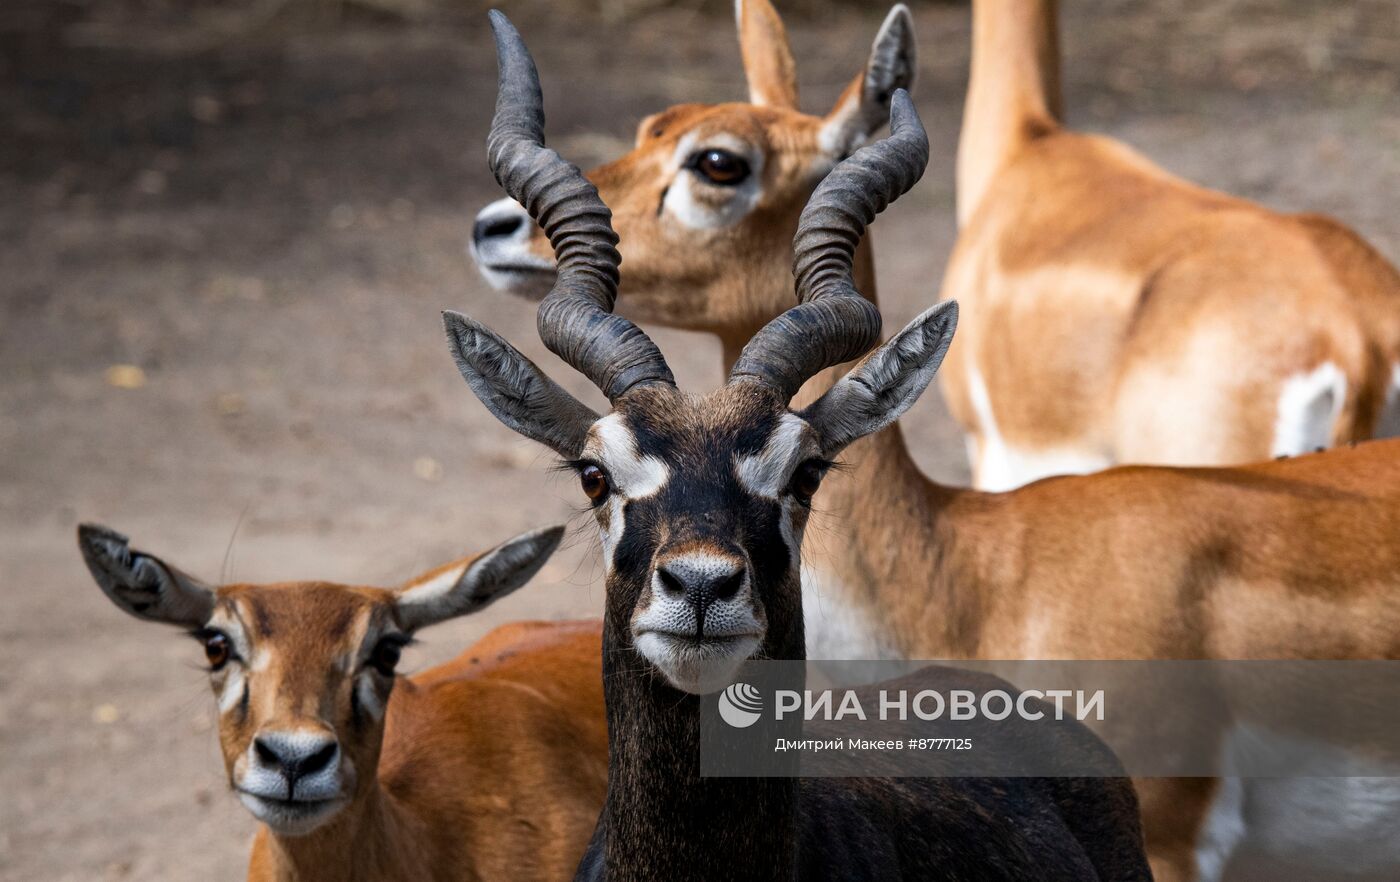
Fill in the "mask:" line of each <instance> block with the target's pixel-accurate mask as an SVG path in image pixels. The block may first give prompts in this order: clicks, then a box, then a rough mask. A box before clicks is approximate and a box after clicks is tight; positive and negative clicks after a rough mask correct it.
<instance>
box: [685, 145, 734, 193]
mask: <svg viewBox="0 0 1400 882" xmlns="http://www.w3.org/2000/svg"><path fill="white" fill-rule="evenodd" d="M689 165H690V167H691V168H692V169H694V170H695V171H696V173H697V174H699V175H700V176H701V177H703V178H704V179H705V180H707V181H709V182H710V183H711V184H718V185H719V186H721V187H734V186H737V185H738V184H742V183H743V182H744V181H745V180H747V179H748V176H749V164H748V162H746V161H745V160H744V158H743V157H742V156H736V155H735V154H733V153H730V152H729V151H728V150H702V151H700V152H699V153H697V154H695V155H694V156H692V157H691V159H690V163H689Z"/></svg>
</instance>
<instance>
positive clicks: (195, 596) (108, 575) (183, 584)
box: [78, 524, 215, 628]
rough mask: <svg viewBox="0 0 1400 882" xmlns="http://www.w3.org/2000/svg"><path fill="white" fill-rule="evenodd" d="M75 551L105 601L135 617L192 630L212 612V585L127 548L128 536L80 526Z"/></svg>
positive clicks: (129, 545)
mask: <svg viewBox="0 0 1400 882" xmlns="http://www.w3.org/2000/svg"><path fill="white" fill-rule="evenodd" d="M78 550H79V551H81V552H82V553H83V561H84V562H85V563H86V564H87V568H88V570H89V571H90V572H91V573H92V578H93V579H94V580H96V582H97V587H99V588H101V589H102V593H103V594H106V595H107V599H108V600H110V601H112V603H114V604H116V605H117V608H118V609H121V610H123V611H125V612H127V613H130V614H131V615H133V616H136V617H137V618H138V619H145V620H147V621H151V622H165V623H167V624H171V625H182V626H184V627H187V628H197V627H199V626H201V625H203V624H204V623H205V622H207V621H209V616H210V615H212V614H213V612H214V599H215V594H214V589H213V588H211V587H209V586H208V585H206V584H204V583H203V582H201V581H200V580H198V579H196V578H194V577H193V576H189V575H186V574H185V573H183V572H181V571H180V570H177V569H175V568H174V567H172V566H170V565H169V564H167V563H165V562H164V561H162V560H161V559H160V558H157V557H154V556H152V555H149V554H146V553H145V552H144V551H136V550H134V549H132V547H131V543H130V540H128V539H127V538H126V537H125V536H123V535H122V534H121V533H118V532H117V531H116V530H112V529H109V528H107V527H103V526H100V525H98V524H82V525H80V526H79V527H78Z"/></svg>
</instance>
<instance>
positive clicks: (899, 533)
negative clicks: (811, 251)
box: [721, 236, 988, 658]
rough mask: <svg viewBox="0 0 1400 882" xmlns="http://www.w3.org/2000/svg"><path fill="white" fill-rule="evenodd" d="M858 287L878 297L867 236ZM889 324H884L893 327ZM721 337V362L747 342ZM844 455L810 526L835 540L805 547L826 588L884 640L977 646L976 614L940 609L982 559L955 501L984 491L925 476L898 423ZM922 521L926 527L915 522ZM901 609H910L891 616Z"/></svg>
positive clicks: (826, 385)
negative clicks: (969, 543) (961, 535)
mask: <svg viewBox="0 0 1400 882" xmlns="http://www.w3.org/2000/svg"><path fill="white" fill-rule="evenodd" d="M855 256H856V259H855V279H856V289H857V290H858V291H860V292H861V294H862V295H864V296H865V298H866V299H867V300H869V301H870V302H872V303H874V304H875V305H876V306H878V305H879V298H878V296H877V293H876V287H875V272H874V260H873V254H872V250H871V246H870V241H869V237H868V236H867V237H866V239H865V240H864V241H862V242H861V244H860V245H859V246H858V247H857V249H856V255H855ZM889 330H890V329H889V328H887V329H886V331H887V332H888V331H889ZM732 342H733V341H730V340H727V339H722V340H721V343H722V344H723V349H724V355H725V359H726V364H725V371H726V373H727V372H728V370H729V369H730V368H731V367H732V366H733V357H734V356H736V355H737V353H738V351H739V349H740V348H742V347H741V346H740V347H738V348H736V347H735V346H733V345H731V344H732ZM849 367H850V365H839V366H837V367H833V368H829V369H827V370H825V371H823V372H822V373H820V374H818V375H817V376H815V377H813V378H812V379H811V380H810V381H809V382H808V383H807V384H806V385H805V386H804V387H803V388H802V391H801V392H799V393H798V395H797V397H796V398H795V399H794V400H793V403H792V407H793V409H794V410H797V409H800V408H801V407H803V406H806V405H807V404H809V403H811V402H812V401H815V400H816V399H817V398H819V397H820V396H821V395H822V394H823V393H825V392H826V391H827V390H829V389H830V388H831V387H832V386H833V385H835V383H836V382H837V381H838V380H840V379H841V377H843V376H844V375H845V374H846V371H847V370H848V369H849ZM841 459H842V460H843V461H844V462H845V463H846V464H847V465H848V466H849V469H848V470H846V471H843V472H838V473H836V474H833V475H831V476H830V477H828V479H827V480H826V482H825V483H824V484H823V485H822V489H821V491H820V493H819V494H818V496H817V499H816V505H815V508H816V510H817V514H816V516H815V518H814V525H813V526H812V527H809V528H808V532H809V533H813V532H814V531H816V532H818V533H820V532H822V531H823V526H826V525H829V531H828V532H830V534H831V536H830V538H829V541H822V542H819V543H816V545H815V547H813V548H811V549H810V550H808V551H804V554H803V561H804V563H805V564H807V566H809V567H811V568H815V569H818V570H822V571H825V572H826V573H828V574H829V575H830V576H831V577H832V578H830V579H824V580H823V587H824V589H825V590H831V591H837V592H841V593H842V594H843V597H842V599H843V600H844V601H846V603H847V604H849V605H852V606H854V607H856V608H858V609H860V610H862V611H864V612H866V613H868V614H869V615H867V616H866V617H865V618H866V619H867V620H869V621H877V622H880V623H881V627H882V628H885V629H887V633H886V634H885V635H884V638H885V639H884V642H886V643H887V644H888V645H889V647H890V648H892V649H893V650H894V651H895V652H896V653H897V654H898V655H899V656H901V657H904V658H946V657H956V655H958V654H962V653H964V652H966V651H968V649H969V648H970V647H972V646H975V645H976V643H977V641H978V639H979V635H978V634H977V633H976V629H975V626H974V624H973V622H974V621H975V617H971V616H963V615H956V614H955V615H937V616H933V615H931V613H932V612H933V611H937V610H942V611H944V612H949V611H952V612H956V611H957V610H960V609H961V608H962V607H963V606H965V605H966V604H965V601H967V600H968V597H967V590H968V586H966V585H964V586H963V593H959V592H958V587H959V586H958V581H959V580H958V579H957V577H956V576H955V575H954V571H955V570H957V569H958V568H963V571H964V572H966V573H968V574H969V575H970V574H971V573H972V572H974V571H975V568H976V567H979V566H980V563H979V561H978V560H977V559H975V558H973V557H970V556H969V555H970V553H971V552H972V551H973V549H972V548H971V547H964V545H963V543H959V542H958V541H957V532H958V531H956V530H955V529H953V527H952V516H951V512H952V509H953V508H954V506H956V505H957V504H959V503H965V502H974V504H979V503H981V504H985V503H986V502H987V500H988V497H987V494H982V493H978V492H977V491H974V490H966V489H963V488H955V487H947V486H944V485H942V484H939V483H937V482H935V481H931V480H929V478H928V476H926V475H925V474H924V473H923V471H922V470H921V469H920V468H919V466H918V464H917V463H915V462H914V459H913V457H912V456H910V455H909V448H908V446H907V445H906V443H905V440H904V432H903V429H902V428H901V427H900V424H899V423H898V422H896V423H895V424H894V425H892V426H890V427H889V428H887V429H885V430H883V431H881V432H877V433H875V434H874V435H870V436H868V437H866V438H862V439H861V440H859V441H857V442H855V443H854V444H852V445H851V446H850V447H848V448H847V449H846V451H845V453H843V454H842V456H841ZM911 523H913V524H921V525H923V529H919V530H912V531H911V530H910V527H909V525H910V524H911ZM900 610H904V611H905V614H900V615H891V614H890V612H891V611H900Z"/></svg>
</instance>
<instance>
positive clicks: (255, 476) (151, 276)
mask: <svg viewBox="0 0 1400 882" xmlns="http://www.w3.org/2000/svg"><path fill="white" fill-rule="evenodd" d="M500 5H501V6H503V7H504V8H505V9H506V11H507V12H509V13H510V14H511V15H512V17H513V18H514V19H515V21H516V23H517V24H518V25H519V26H520V28H521V30H522V31H523V33H524V34H525V36H526V39H527V40H528V42H529V44H530V46H531V48H532V49H533V51H534V53H535V55H536V58H537V59H538V61H539V64H540V68H541V71H542V74H543V80H544V88H545V96H546V105H547V107H548V111H549V123H550V139H551V144H552V145H553V146H556V147H557V148H558V149H560V150H561V151H562V152H563V153H564V154H565V155H567V156H569V157H570V158H572V159H573V160H575V161H576V162H578V163H580V164H581V165H584V166H588V165H591V164H594V163H596V162H599V161H601V160H604V159H609V158H612V157H614V156H616V155H618V154H620V153H622V152H624V151H625V150H626V149H628V148H629V147H630V145H631V138H632V133H633V131H634V129H635V125H636V123H637V121H638V120H639V119H640V118H641V117H642V116H644V115H646V114H648V113H651V112H654V111H656V110H660V109H662V108H663V107H665V106H667V105H669V104H671V103H674V102H678V101H716V100H729V99H737V98H740V97H741V96H743V95H744V94H745V90H744V86H743V80H742V73H741V71H740V67H739V63H738V50H737V43H736V37H735V34H734V26H733V18H732V13H731V8H730V5H729V3H728V2H727V0H681V2H666V0H518V2H517V0H501V2H500ZM777 5H778V7H779V9H780V11H782V12H783V13H784V14H785V16H786V19H787V24H788V28H789V32H790V35H791V37H792V42H793V47H794V51H795V55H796V57H797V59H798V73H799V76H800V77H801V80H802V87H803V96H804V104H805V107H806V109H808V110H809V111H824V110H825V109H826V108H827V107H829V106H830V104H831V103H832V102H833V100H834V99H835V96H836V94H837V93H838V92H839V90H840V89H841V87H842V86H843V85H844V84H845V83H847V82H848V81H849V80H850V78H851V77H852V76H854V74H855V73H856V71H857V70H858V69H859V68H860V66H861V64H862V63H863V61H864V58H865V55H866V52H867V49H868V46H869V43H870V40H871V39H872V37H873V36H874V33H875V30H876V28H877V27H878V25H879V22H880V20H881V18H882V17H883V15H884V13H885V11H886V9H887V5H888V4H887V3H884V2H872V0H861V2H855V0H849V2H819V0H778V4H777ZM484 9H485V4H482V3H478V2H475V0H238V2H235V0H229V2H223V0H5V2H4V3H3V5H0V233H2V235H0V573H3V578H4V582H3V601H4V606H3V612H0V794H4V798H3V799H0V877H2V878H4V879H14V880H21V879H22V880H32V879H49V880H60V879H64V880H66V879H72V880H92V879H142V880H153V879H188V878H192V877H195V876H199V877H202V878H216V879H233V878H240V877H241V875H242V872H243V864H244V860H245V855H246V850H247V844H248V838H249V835H250V834H251V832H252V829H253V825H252V821H251V819H250V818H249V816H248V815H247V813H246V812H245V811H244V810H243V809H242V808H241V807H240V806H239V805H238V804H237V803H236V801H235V800H234V799H233V798H232V797H231V796H230V795H228V794H227V792H226V786H225V783H224V775H223V770H222V765H221V760H220V756H219V753H218V749H217V745H216V740H215V734H214V724H215V716H214V713H215V711H214V706H213V701H212V699H211V697H210V696H209V694H208V689H207V686H206V683H205V676H204V674H203V672H202V671H201V669H200V665H199V662H200V660H201V659H200V652H199V648H198V646H197V645H196V644H194V643H193V642H192V641H189V640H186V639H184V638H182V637H180V636H179V635H178V634H175V633H173V632H170V631H165V630H162V629H160V628H159V627H157V626H154V625H147V624H143V623H139V622H137V621H135V620H133V619H129V618H126V617H125V616H123V615H122V614H121V613H119V612H117V611H116V610H115V609H114V608H113V607H112V606H110V605H109V604H108V603H107V601H106V600H105V599H104V598H103V597H102V596H101V594H100V593H99V591H98V590H97V588H96V587H95V586H94V584H93V583H92V581H91V579H90V578H89V577H88V575H87V573H86V570H85V569H84V568H83V566H82V563H81V561H80V559H79V556H78V554H77V551H76V548H75V545H74V540H73V530H74V527H75V525H76V524H77V523H78V522H79V521H80V520H97V521H102V522H105V523H107V524H110V525H111V526H114V527H116V528H117V529H120V530H122V531H124V532H126V533H128V534H129V535H131V536H132V538H133V540H134V541H135V543H136V544H137V545H138V547H141V548H144V549H146V550H148V551H151V552H153V553H156V554H159V555H162V556H164V557H166V558H167V559H169V560H171V561H172V562H174V563H176V564H177V565H179V566H182V567H184V568H186V569H188V570H191V571H192V572H194V573H196V574H200V575H203V576H204V577H205V578H207V579H211V580H214V579H219V580H224V581H235V580H236V581H274V580H286V579H302V578H313V579H327V580H334V581H343V582H353V583H361V584H376V585H391V584H396V583H397V582H399V581H402V580H403V579H406V578H408V577H409V576H411V575H413V574H414V573H416V572H418V571H420V570H425V569H427V568H430V567H433V566H435V565H437V564H440V563H443V562H446V561H448V560H450V559H453V558H455V557H458V556H461V555H463V554H466V553H469V552H474V551H478V550H481V549H483V548H485V547H487V546H489V545H492V544H494V543H496V542H498V541H500V540H502V539H504V538H506V537H507V536H509V535H511V534H513V533H515V532H517V531H520V530H523V529H527V528H530V527H533V526H536V525H539V524H543V523H547V522H557V521H560V520H563V519H569V518H572V519H573V520H574V522H575V524H576V526H580V521H579V519H578V518H577V517H576V514H577V512H576V505H577V502H578V500H577V498H576V497H577V490H576V488H575V486H574V485H573V482H572V481H569V480H564V479H560V478H558V477H556V476H553V475H552V474H551V473H550V472H549V471H548V470H547V467H548V466H549V465H550V458H549V457H548V456H547V455H545V454H544V453H543V452H542V450H541V449H540V448H537V447H535V446H534V445H531V444H530V443H529V442H526V441H524V440H522V439H520V438H519V437H517V436H516V435H514V434H512V433H511V432H509V431H508V430H506V429H504V428H503V427H501V426H500V425H498V424H497V423H496V422H495V420H493V419H491V418H490V417H489V416H488V415H487V413H486V412H485V410H483V409H482V408H481V407H480V406H479V405H478V404H477V402H476V401H475V399H474V398H473V397H472V396H471V395H470V393H469V392H468V390H467V389H466V388H465V386H464V384H463V383H462V381H461V379H460V378H459V377H458V375H457V372H456V370H455V369H454V368H453V366H452V363H451V360H450V359H449V357H448V356H447V353H446V350H445V346H444V344H443V341H442V333H441V330H440V326H439V322H438V311H439V310H440V309H442V308H444V307H453V308H457V309H462V310H466V311H469V312H470V313H472V314H473V315H476V316H478V317H480V318H483V319H485V320H487V321H488V322H489V323H490V324H492V325H493V326H494V327H496V328H497V329H499V330H500V331H502V332H503V333H505V334H506V335H507V336H508V337H510V338H511V339H512V340H514V341H515V342H516V343H517V344H520V345H521V348H522V349H524V350H525V351H526V352H527V353H529V354H530V355H532V356H533V357H535V358H536V359H537V360H539V361H540V362H541V364H542V365H544V366H545V367H546V369H548V370H550V371H551V372H552V373H553V374H554V375H555V376H556V377H559V378H561V379H566V380H567V381H568V382H567V385H569V387H570V388H571V389H573V390H574V391H575V392H576V393H581V394H591V395H593V400H595V401H597V400H598V397H597V395H596V393H594V392H592V390H591V389H587V388H585V384H584V383H583V382H581V381H579V380H578V379H577V378H574V377H573V376H572V375H571V374H570V372H568V371H567V369H565V368H563V367H562V365H561V364H560V363H559V362H558V361H557V360H555V359H554V358H553V357H552V356H549V355H548V354H547V353H545V352H544V350H543V348H542V347H541V346H540V345H539V344H538V342H537V341H536V338H535V337H534V332H533V327H534V319H533V310H532V307H531V305H529V304H527V303H524V302H521V301H516V300H511V299H506V298H504V297H502V296H500V295H496V294H494V293H492V292H491V291H490V290H489V289H488V288H487V287H486V286H485V284H484V283H483V282H481V281H480V280H479V278H478V277H477V275H476V272H475V270H474V269H473V267H472V266H471V264H470V261H469V260H468V258H467V257H466V255H465V251H464V245H465V242H466V240H467V236H468V234H469V231H470V228H471V223H472V218H473V215H474V214H475V212H476V210H477V208H479V207H480V206H481V205H482V204H484V203H485V202H487V201H490V200H492V199H495V198H497V196H498V195H499V194H498V193H497V192H496V189H495V186H494V183H493V182H492V180H491V177H490V174H489V172H488V171H487V169H486V165H485V158H484V150H483V144H484V138H485V132H486V126H487V123H488V119H489V115H490V112H491V107H492V104H493V100H494V89H495V62H494V58H493V55H492V52H491V48H490V40H489V35H488V33H487V29H486V27H485V19H484ZM914 12H915V18H916V22H917V29H918V35H919V41H920V62H921V67H922V70H921V73H920V80H919V83H918V86H917V90H916V98H917V100H918V103H919V106H920V110H921V112H922V113H923V117H924V120H925V122H926V124H927V125H928V127H929V129H930V134H931V137H932V142H933V148H934V151H933V161H932V164H931V166H930V168H929V171H928V174H927V175H926V176H925V178H924V180H923V182H922V183H921V184H920V185H919V187H918V188H916V190H915V191H914V192H913V193H912V194H911V195H910V196H908V197H906V198H905V199H903V200H901V201H900V202H899V204H898V205H897V206H895V208H893V209H892V210H891V211H890V212H889V213H888V214H887V215H886V216H884V217H882V218H881V220H880V221H879V222H878V223H877V224H876V230H877V232H876V240H877V242H878V255H879V257H878V260H879V279H880V287H881V298H882V300H883V302H884V303H885V304H886V307H887V318H886V321H887V324H888V326H891V327H897V326H899V325H900V324H902V323H903V322H905V321H906V320H907V319H909V318H910V317H912V316H913V315H914V314H916V313H917V312H918V311H920V310H921V309H922V308H924V307H926V306H927V305H928V304H930V303H932V302H934V301H935V300H936V299H938V296H939V292H938V285H937V280H938V279H939V277H940V275H941V272H942V269H943V264H944V261H945V258H946V255H947V253H948V251H949V248H950V247H951V245H952V241H953V236H954V233H955V230H954V225H953V159H954V153H953V151H954V146H955V143H956V138H957V131H958V124H959V117H960V113H961V106H962V98H963V90H964V88H965V85H966V68H967V56H968V27H969V13H968V10H967V8H966V5H965V4H960V3H916V4H915V8H914ZM1061 24H1062V34H1063V40H1064V48H1065V54H1066V59H1065V64H1064V72H1065V77H1066V97H1067V103H1068V109H1069V120H1070V122H1071V123H1072V124H1073V125H1075V126H1078V127H1081V128H1086V129H1092V130H1098V131H1103V132H1107V133H1110V134H1113V135H1115V136H1118V137H1120V138H1123V139H1126V140H1127V141H1128V142H1130V143H1132V144H1134V145H1136V146H1137V147H1139V148H1141V149H1143V150H1144V151H1145V152H1146V153H1147V154H1148V155H1150V156H1151V157H1153V158H1154V159H1156V160H1157V161H1159V162H1161V163H1162V164H1163V165H1165V166H1166V167H1167V168H1168V169H1170V170H1172V171H1174V172H1177V173H1179V174H1182V175H1185V176H1187V177H1189V178H1192V179H1194V180H1197V181H1200V182H1202V183H1205V184H1208V185H1211V186H1215V187H1219V188H1223V189H1227V190H1230V191H1232V192H1235V193H1238V194H1240V195H1243V196H1247V197H1251V198H1254V199H1258V200H1261V201H1263V202H1265V203H1266V204H1268V205H1271V206H1274V207H1279V208H1284V209H1303V208H1307V209H1313V210H1319V211H1325V212H1329V213H1332V214H1334V215H1337V216H1338V217H1340V218H1342V219H1343V220H1345V221H1346V222H1348V223H1350V224H1352V225H1354V226H1355V227H1356V228H1357V229H1358V230H1359V231H1360V232H1361V233H1362V234H1363V235H1365V236H1367V237H1368V238H1369V239H1370V240H1371V241H1372V242H1373V243H1374V244H1375V245H1376V246H1377V247H1379V248H1380V250H1381V251H1382V252H1383V253H1384V254H1385V255H1386V256H1387V257H1388V258H1390V259H1391V260H1392V261H1400V211H1397V210H1396V204H1397V197H1400V5H1397V4H1395V3H1394V2H1393V0H1358V2H1333V3H1315V2H1310V0H1189V2H1156V3H1147V2H1126V0H1098V2H1088V0H1085V2H1068V3H1066V4H1065V8H1064V10H1063V13H1062V22H1061ZM657 337H658V340H659V342H660V343H661V345H662V348H663V349H664V350H666V352H667V353H668V355H669V356H670V358H671V362H672V364H673V365H674V366H675V367H676V368H677V373H678V374H679V375H680V376H681V379H682V382H683V383H688V384H690V385H691V386H692V387H700V386H710V385H714V384H716V383H717V382H718V381H719V380H720V371H719V351H718V347H717V345H715V344H714V343H713V341H711V340H710V339H708V338H703V337H692V336H687V335H684V334H678V333H658V334H657ZM906 422H907V425H908V429H909V434H910V437H911V439H912V441H913V445H914V449H915V452H916V455H917V456H918V458H919V459H920V462H921V463H922V464H923V465H924V466H925V468H926V469H927V470H928V471H929V473H930V474H931V475H933V476H935V477H937V478H939V479H942V480H946V481H951V482H963V481H965V480H966V476H967V471H966V462H965V459H964V456H963V451H962V442H961V440H960V438H959V437H958V436H957V434H956V433H955V432H954V431H953V429H952V427H951V425H950V422H949V420H948V418H947V416H946V414H945V412H944V410H943V408H942V404H941V402H939V401H938V399H937V396H936V394H930V395H928V396H926V397H925V400H924V401H923V402H922V403H921V404H920V405H919V406H918V407H917V408H916V409H915V410H914V412H913V413H912V414H911V415H910V417H908V418H907V420H906ZM594 560H595V554H594V551H593V540H592V538H591V532H590V531H589V530H585V529H578V530H576V532H575V539H574V541H573V542H572V544H571V547H569V548H568V549H566V550H565V551H564V552H561V553H560V554H559V555H558V556H557V557H556V558H555V560H554V561H553V562H552V563H551V564H550V565H549V567H548V568H547V569H546V570H545V571H544V574H543V575H542V576H541V577H540V578H539V579H537V580H536V582H535V583H534V584H533V585H532V586H531V587H529V588H527V589H526V590H524V591H522V592H520V593H519V594H517V595H515V596H514V597H513V598H511V599H510V600H508V601H505V602H503V603H501V604H499V605H497V606H495V607H493V608H492V609H491V610H490V611H489V612H488V614H486V615H483V616H481V617H478V618H475V619H471V620H466V621H461V622H458V623H455V624H453V625H448V626H443V627H441V628H437V629H434V630H432V631H429V632H427V633H426V634H424V635H422V636H423V638H424V640H423V644H422V645H421V646H420V647H417V648H415V649H414V650H413V652H412V654H411V656H410V658H409V663H408V664H407V665H405V668H406V669H407V670H414V669H420V668H422V667H424V666H426V665H428V664H431V663H433V662H434V661H437V660H439V659H442V658H445V657H447V656H450V655H453V654H455V653H456V652H458V651H460V650H461V649H462V648H463V647H465V646H466V645H467V643H468V641H470V640H472V639H475V638H476V637H477V636H479V635H480V634H482V633H483V632H484V631H485V630H486V629H487V628H488V627H490V626H491V625H492V624H495V623H499V622H502V621H507V620H512V619H517V618H525V617H544V618H554V617H568V616H581V615H589V614H594V613H596V612H597V611H598V610H599V609H600V608H601V600H602V593H601V587H600V580H599V575H600V574H599V571H598V568H597V567H596V566H595V563H594Z"/></svg>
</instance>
